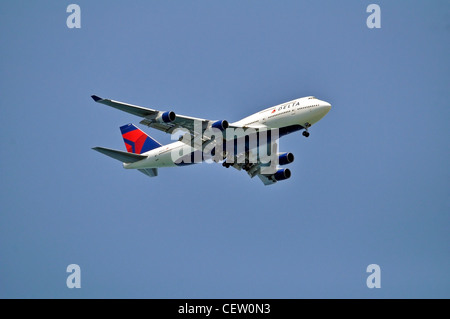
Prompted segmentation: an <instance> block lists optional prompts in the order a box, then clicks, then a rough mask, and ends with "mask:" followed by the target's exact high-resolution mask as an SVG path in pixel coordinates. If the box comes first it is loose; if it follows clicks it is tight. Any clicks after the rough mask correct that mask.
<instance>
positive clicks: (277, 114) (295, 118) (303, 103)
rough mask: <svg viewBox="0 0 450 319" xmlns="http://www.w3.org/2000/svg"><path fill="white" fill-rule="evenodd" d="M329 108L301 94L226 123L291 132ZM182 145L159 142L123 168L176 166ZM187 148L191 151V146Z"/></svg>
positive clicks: (327, 105) (327, 104)
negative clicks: (143, 157) (286, 129)
mask: <svg viewBox="0 0 450 319" xmlns="http://www.w3.org/2000/svg"><path fill="white" fill-rule="evenodd" d="M330 109H331V105H330V103H328V102H325V101H321V100H319V99H316V98H315V97H313V96H309V97H303V98H299V99H296V100H292V101H289V102H286V103H282V104H279V105H276V106H272V107H269V108H267V109H265V110H262V111H260V112H258V113H255V114H252V115H250V116H247V117H246V118H243V119H242V120H239V121H237V122H234V123H230V126H232V127H233V126H236V127H243V128H248V127H253V128H268V129H283V128H289V127H292V128H294V129H293V131H295V130H300V129H303V128H306V127H309V126H311V125H313V124H315V123H317V122H318V121H319V120H320V119H322V118H323V117H324V116H325V115H326V114H327V113H328V111H329V110H330ZM183 147H184V148H186V144H185V143H183V142H180V141H177V142H174V143H171V144H168V145H163V146H161V147H159V148H156V149H153V150H151V151H148V152H146V153H143V154H142V155H145V156H148V157H147V158H146V159H143V160H141V161H138V162H135V163H129V164H124V167H125V168H133V169H135V168H138V169H139V168H157V167H169V166H177V165H176V164H175V163H174V162H175V161H176V158H174V154H178V153H177V152H179V153H182V154H184V156H186V152H181V149H182V148H183ZM178 149H179V150H178ZM191 150H192V152H193V151H194V148H192V149H191ZM180 157H181V155H180Z"/></svg>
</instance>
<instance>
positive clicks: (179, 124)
mask: <svg viewBox="0 0 450 319" xmlns="http://www.w3.org/2000/svg"><path fill="white" fill-rule="evenodd" d="M92 98H93V99H94V101H95V102H97V103H101V104H105V105H108V106H110V107H113V108H116V109H118V110H121V111H124V112H128V113H130V114H133V115H136V116H139V117H141V118H142V120H141V121H140V124H143V125H146V126H149V127H152V128H155V129H157V130H160V131H163V132H166V133H170V134H179V139H178V141H176V142H173V143H171V144H167V145H161V144H160V143H158V142H157V141H156V140H155V139H153V138H152V137H150V136H149V135H147V134H146V133H144V132H143V131H142V130H140V129H139V128H137V127H136V126H135V125H133V124H127V125H124V126H122V127H120V130H121V133H122V137H123V140H124V142H125V146H126V149H127V151H126V152H125V151H120V150H114V149H109V148H104V147H94V148H93V149H94V150H96V151H98V152H100V153H103V154H105V155H107V156H109V157H112V158H114V159H116V160H119V161H120V162H122V163H123V167H124V168H126V169H137V170H139V171H140V172H142V173H144V174H146V175H148V176H150V177H154V176H157V175H158V169H159V168H161V167H175V166H183V165H189V164H196V163H201V162H204V161H206V162H215V163H222V166H224V167H226V168H228V167H234V168H235V169H238V170H244V171H246V172H247V173H248V175H249V176H250V177H252V178H253V177H255V176H258V177H259V178H260V179H261V181H262V182H263V183H264V184H265V185H270V184H274V183H276V182H277V181H281V180H285V179H288V178H289V177H290V176H291V171H290V170H289V169H288V168H281V167H280V166H284V165H287V164H290V163H292V162H293V161H294V155H293V154H292V153H290V152H285V153H279V152H278V140H279V138H281V137H283V136H285V135H287V134H290V133H294V132H297V131H302V135H303V136H305V137H308V136H309V134H310V133H309V128H310V127H311V126H312V125H314V124H315V123H317V122H318V121H320V120H321V119H322V118H323V117H324V116H325V115H326V114H327V113H328V111H330V109H331V104H330V103H328V102H325V101H322V100H319V99H317V98H315V97H314V96H308V97H302V98H299V99H296V100H292V101H289V102H286V103H282V104H279V105H276V106H272V107H269V108H267V109H264V110H262V111H260V112H258V113H255V114H252V115H250V116H248V117H246V118H243V119H242V120H239V121H237V122H233V123H229V122H228V121H227V120H225V119H223V120H214V121H211V120H207V119H202V118H195V117H190V116H184V115H178V114H176V113H175V112H174V111H159V110H154V109H150V108H145V107H142V106H137V105H132V104H127V103H123V102H118V101H114V100H110V99H103V98H100V97H98V96H96V95H92Z"/></svg>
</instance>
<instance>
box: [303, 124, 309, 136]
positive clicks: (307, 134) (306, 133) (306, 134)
mask: <svg viewBox="0 0 450 319" xmlns="http://www.w3.org/2000/svg"><path fill="white" fill-rule="evenodd" d="M309 127H311V124H309V123H308V122H307V123H305V130H304V131H303V133H302V135H303V136H304V137H308V136H309V132H308V128H309Z"/></svg>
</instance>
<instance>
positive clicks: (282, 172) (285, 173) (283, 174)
mask: <svg viewBox="0 0 450 319" xmlns="http://www.w3.org/2000/svg"><path fill="white" fill-rule="evenodd" d="M273 177H274V178H275V179H276V180H277V181H282V180H284V179H288V178H289V177H291V170H290V169H289V168H281V169H279V170H278V171H277V172H276V173H275V174H273Z"/></svg>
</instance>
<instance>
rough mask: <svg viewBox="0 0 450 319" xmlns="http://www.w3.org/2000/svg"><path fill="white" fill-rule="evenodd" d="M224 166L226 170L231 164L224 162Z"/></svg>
mask: <svg viewBox="0 0 450 319" xmlns="http://www.w3.org/2000/svg"><path fill="white" fill-rule="evenodd" d="M222 166H223V167H225V168H228V167H230V166H231V164H230V163H227V162H223V164H222Z"/></svg>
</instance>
